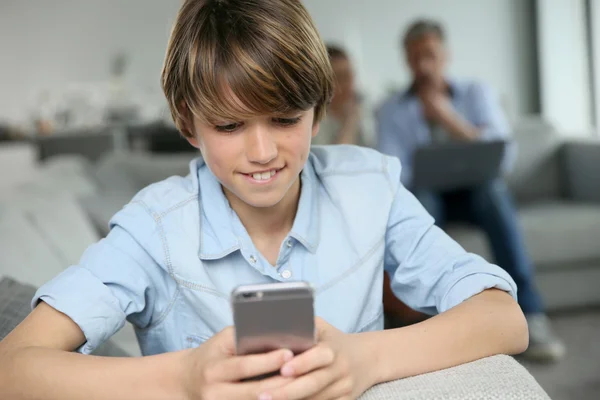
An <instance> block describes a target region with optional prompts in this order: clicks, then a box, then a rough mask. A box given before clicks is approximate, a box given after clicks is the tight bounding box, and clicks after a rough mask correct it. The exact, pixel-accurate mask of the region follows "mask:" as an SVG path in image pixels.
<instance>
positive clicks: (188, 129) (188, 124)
mask: <svg viewBox="0 0 600 400" xmlns="http://www.w3.org/2000/svg"><path fill="white" fill-rule="evenodd" d="M179 113H180V114H181V116H182V117H183V118H182V125H183V126H182V127H181V129H182V131H183V132H182V133H183V136H184V137H185V139H186V140H187V141H188V143H189V144H191V145H192V146H194V147H195V148H197V149H199V144H198V139H197V138H196V130H195V129H194V120H193V118H192V115H191V114H192V113H191V112H190V109H189V108H188V106H187V104H186V103H185V101H183V100H182V101H181V103H180V104H179Z"/></svg>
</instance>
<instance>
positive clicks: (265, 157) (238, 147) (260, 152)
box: [188, 108, 319, 208]
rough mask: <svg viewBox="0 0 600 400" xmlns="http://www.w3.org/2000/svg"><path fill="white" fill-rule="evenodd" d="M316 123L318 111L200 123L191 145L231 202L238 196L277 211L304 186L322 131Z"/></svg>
mask: <svg viewBox="0 0 600 400" xmlns="http://www.w3.org/2000/svg"><path fill="white" fill-rule="evenodd" d="M313 119H314V108H311V109H310V110H308V111H298V112H295V113H292V114H290V115H285V116H260V117H255V118H251V119H248V120H245V121H219V122H218V123H216V124H214V125H213V124H209V123H207V122H203V121H202V120H200V119H198V118H195V119H194V130H193V134H194V138H192V139H188V141H189V142H190V143H191V144H192V145H193V146H195V147H197V148H198V149H200V151H201V152H202V156H203V158H204V161H205V162H206V165H207V166H208V168H210V170H211V171H212V173H213V174H214V175H215V176H216V177H217V179H218V180H219V182H221V185H222V186H223V188H224V192H225V195H226V196H227V198H228V199H229V200H230V202H231V201H232V197H231V196H232V195H233V196H235V197H236V198H237V199H239V200H241V201H243V202H244V203H246V204H248V205H250V206H252V207H258V208H263V207H272V206H275V205H276V204H278V203H279V202H280V201H281V200H282V199H283V198H284V197H285V196H286V194H288V192H289V191H290V188H292V187H295V185H299V179H298V177H299V175H300V172H301V171H302V169H303V168H304V165H305V163H306V160H307V159H308V154H309V152H310V143H311V138H312V137H314V136H315V135H316V134H317V132H318V130H319V125H318V124H314V123H313ZM296 193H297V192H296Z"/></svg>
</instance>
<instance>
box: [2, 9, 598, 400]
mask: <svg viewBox="0 0 600 400" xmlns="http://www.w3.org/2000/svg"><path fill="white" fill-rule="evenodd" d="M303 3H304V4H305V5H306V7H307V8H308V10H309V12H310V13H311V15H312V16H313V18H314V20H315V22H316V24H317V27H318V29H319V30H320V32H321V34H322V37H323V39H324V40H325V41H326V42H329V43H335V44H336V45H338V46H341V47H343V48H344V49H345V50H346V51H347V53H348V56H349V58H350V60H351V61H352V64H353V66H354V70H355V73H356V86H357V88H358V91H359V92H360V93H361V96H362V97H363V98H364V100H365V102H367V103H369V104H370V105H372V108H373V109H377V107H378V105H379V104H381V103H382V102H383V101H384V100H385V99H386V98H387V97H388V96H389V95H390V94H391V93H393V92H395V91H397V90H400V89H402V88H403V87H406V86H407V85H409V84H410V82H411V75H410V71H409V69H408V67H407V66H406V64H405V61H404V55H403V52H402V47H401V43H400V35H401V33H402V32H403V31H404V30H405V29H406V27H407V26H408V24H410V23H411V22H412V21H413V20H415V19H416V18H422V17H427V18H433V19H435V20H438V21H440V22H442V23H443V24H444V26H445V28H446V32H447V34H448V47H449V50H450V54H451V59H450V64H449V71H448V72H449V74H450V75H452V76H456V77H468V78H473V79H477V80H479V81H483V82H485V83H486V84H488V85H489V86H491V87H492V88H493V89H494V90H495V92H497V93H498V95H499V96H500V100H501V104H502V107H503V109H504V111H505V113H506V115H507V116H508V118H509V120H510V122H511V126H512V132H513V136H514V137H515V139H516V141H517V143H518V145H519V158H518V160H517V164H516V167H515V170H514V172H513V174H512V175H511V176H509V177H507V181H508V183H509V187H510V189H511V191H512V192H513V194H514V196H515V198H516V201H517V205H518V209H519V216H520V219H521V222H522V224H523V227H524V233H525V240H526V242H527V243H526V244H527V248H528V251H529V253H530V254H531V257H532V259H533V260H534V263H535V264H536V280H537V282H538V286H539V287H540V290H541V292H542V296H543V298H544V301H545V302H546V304H547V306H548V311H549V313H550V315H551V317H552V319H553V322H554V323H555V329H556V331H557V333H558V335H560V336H561V337H562V338H563V340H564V341H565V343H566V346H567V356H566V358H565V359H564V360H563V361H561V362H560V363H557V364H554V365H549V366H543V365H529V364H527V363H524V365H526V367H527V368H529V369H530V371H531V372H532V374H533V375H534V376H535V377H536V379H538V381H539V382H540V384H541V385H542V386H543V387H544V388H545V389H546V390H547V392H548V393H549V395H550V396H551V397H552V398H553V399H575V398H577V399H592V398H593V399H597V398H600V372H599V371H600V345H598V343H597V340H594V339H597V337H598V336H599V334H600V312H599V311H598V305H600V287H599V286H600V239H598V238H600V180H599V177H600V133H599V132H600V131H599V128H600V126H599V124H600V1H598V0H370V1H362V0H303ZM179 6H180V1H179V0H102V1H101V0H0V54H1V57H0V60H1V68H0V70H1V71H2V73H0V171H1V172H0V278H1V277H2V276H5V277H11V278H13V279H16V280H18V281H20V282H24V283H27V284H30V285H33V286H39V285H41V284H42V283H43V282H45V281H46V280H48V279H50V278H51V277H52V276H54V275H55V274H57V273H59V272H60V271H62V270H63V269H64V268H65V267H67V266H69V265H70V264H73V263H76V262H77V260H78V259H79V256H80V255H81V253H82V252H83V250H84V249H85V248H86V247H87V246H88V245H89V244H91V243H93V242H95V241H97V240H99V239H100V238H102V237H103V236H104V235H106V233H107V231H108V220H109V219H110V217H111V216H112V215H113V214H114V213H115V212H116V211H118V210H119V209H120V208H121V207H122V205H123V204H125V203H127V202H128V200H129V199H130V198H131V197H132V196H133V195H134V194H135V193H136V192H137V191H138V190H140V189H141V188H143V187H144V186H146V185H148V184H150V183H152V182H154V181H157V180H160V179H163V178H164V177H166V176H169V175H172V174H187V170H188V164H187V163H188V161H189V160H191V159H192V158H194V157H195V156H196V155H197V154H196V152H195V149H193V148H191V147H190V146H189V145H188V144H187V142H186V141H185V140H183V139H182V138H181V137H180V136H179V134H178V132H177V131H176V130H175V128H174V127H173V124H172V121H171V118H170V114H169V112H168V111H167V109H166V102H165V100H164V98H163V95H162V92H161V90H160V81H159V75H160V70H161V66H162V59H163V56H164V53H165V48H166V44H167V40H168V35H169V32H170V28H171V24H172V22H173V20H174V18H175V15H176V12H177V10H178V9H179ZM451 234H452V236H453V237H455V238H456V239H457V240H458V241H459V242H460V243H461V244H462V245H463V246H465V247H466V248H467V249H468V250H471V251H474V252H476V253H478V254H482V255H484V256H485V257H486V258H489V248H488V246H487V244H486V243H485V239H484V238H482V236H481V234H480V233H478V232H477V231H476V230H473V229H470V228H467V227H455V228H454V230H451ZM119 335H120V336H119ZM119 335H118V337H117V341H118V342H119V344H121V345H122V347H124V348H126V349H127V350H128V351H129V352H130V353H136V352H139V350H138V349H137V346H136V345H135V338H134V337H133V335H132V333H131V331H130V330H129V331H126V332H122V333H120V334H119Z"/></svg>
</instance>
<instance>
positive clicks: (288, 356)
mask: <svg viewBox="0 0 600 400" xmlns="http://www.w3.org/2000/svg"><path fill="white" fill-rule="evenodd" d="M292 358H294V353H292V351H291V350H284V352H283V360H284V361H285V362H288V361H291V359H292Z"/></svg>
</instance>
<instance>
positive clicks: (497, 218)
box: [377, 20, 565, 360]
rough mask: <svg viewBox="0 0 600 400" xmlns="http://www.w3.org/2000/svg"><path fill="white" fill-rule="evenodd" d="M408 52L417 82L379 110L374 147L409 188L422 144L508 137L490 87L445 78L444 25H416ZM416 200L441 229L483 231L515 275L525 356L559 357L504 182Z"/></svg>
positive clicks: (408, 33)
mask: <svg viewBox="0 0 600 400" xmlns="http://www.w3.org/2000/svg"><path fill="white" fill-rule="evenodd" d="M403 46H404V52H405V55H406V60H407V62H408V66H409V67H410V70H411V72H412V77H413V81H412V84H411V85H410V87H408V88H407V89H406V90H404V91H402V92H400V93H397V94H396V95H394V96H392V97H391V98H390V99H389V100H388V101H387V102H386V103H384V104H383V106H382V107H381V109H380V110H379V113H378V117H377V120H378V121H377V122H378V145H377V147H378V149H379V150H380V151H382V152H384V153H387V154H390V155H393V156H397V157H399V158H400V160H401V161H402V166H403V173H402V181H403V183H404V184H405V185H406V186H407V187H408V188H409V189H410V188H411V180H412V161H413V154H414V152H415V150H416V149H417V148H418V147H419V146H426V145H428V144H440V143H444V142H451V141H474V140H493V139H501V140H506V141H510V138H509V126H508V123H507V121H506V118H505V116H504V115H503V112H502V109H501V107H500V104H499V102H498V100H497V99H496V97H495V96H494V94H493V93H492V91H491V90H490V89H489V88H488V87H487V86H485V85H483V84H481V83H478V82H473V81H459V80H455V79H450V78H448V77H447V76H446V74H445V69H446V64H447V59H448V51H447V48H446V46H445V34H444V31H443V28H442V26H441V25H440V24H439V23H437V22H434V21H428V20H421V21H417V22H415V23H413V24H412V25H411V26H410V27H409V28H408V30H407V31H406V33H405V34H404V37H403ZM514 150H515V149H514V144H511V145H509V147H508V151H507V153H506V159H505V160H504V165H505V166H506V167H508V166H510V164H511V161H512V159H513V158H514ZM415 195H416V196H417V197H418V198H419V200H420V201H421V203H422V204H423V206H424V207H425V208H426V209H427V211H429V213H430V214H431V215H432V216H433V217H434V218H435V221H436V224H437V225H438V226H440V227H443V225H444V223H445V221H447V220H448V219H452V220H456V219H458V220H463V221H467V222H470V223H474V224H476V225H478V226H479V227H480V228H481V229H483V230H484V231H485V233H486V234H487V237H488V239H489V242H490V245H491V248H492V252H493V254H494V257H495V260H496V263H497V264H498V265H500V266H501V267H503V268H504V269H505V270H506V271H507V272H508V273H509V274H510V275H511V276H512V278H513V279H514V280H515V282H516V283H517V286H518V289H519V294H518V297H519V304H520V306H521V308H522V310H523V312H524V313H525V315H526V317H527V321H528V325H529V336H530V344H529V349H528V350H527V352H526V353H525V354H526V355H527V356H529V357H530V358H532V359H539V360H558V359H560V358H561V357H562V356H563V354H564V352H565V349H564V346H563V344H562V343H561V342H560V341H559V340H558V339H557V338H556V337H555V336H554V334H553V333H552V331H551V328H550V324H549V321H548V319H547V317H546V316H545V314H544V309H543V305H542V301H541V298H540V295H539V293H538V292H537V289H536V288H535V286H534V282H533V269H532V265H531V261H530V260H529V258H528V255H527V253H526V250H525V248H524V243H523V237H522V233H521V229H520V227H519V225H518V221H517V216H516V212H515V210H514V207H513V204H512V201H511V198H510V196H509V193H508V190H507V188H506V186H505V184H504V183H503V182H502V181H501V180H499V179H498V180H494V181H490V182H487V183H486V184H484V185H481V186H477V187H472V188H469V189H467V190H457V191H452V192H444V193H433V192H418V193H415Z"/></svg>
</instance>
